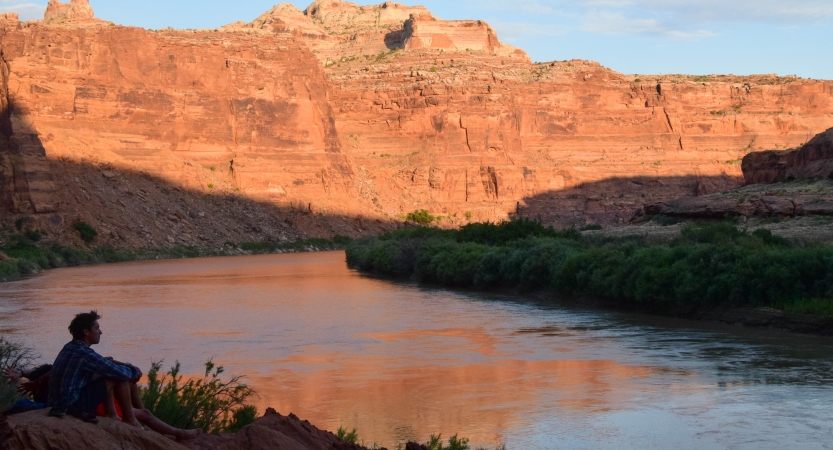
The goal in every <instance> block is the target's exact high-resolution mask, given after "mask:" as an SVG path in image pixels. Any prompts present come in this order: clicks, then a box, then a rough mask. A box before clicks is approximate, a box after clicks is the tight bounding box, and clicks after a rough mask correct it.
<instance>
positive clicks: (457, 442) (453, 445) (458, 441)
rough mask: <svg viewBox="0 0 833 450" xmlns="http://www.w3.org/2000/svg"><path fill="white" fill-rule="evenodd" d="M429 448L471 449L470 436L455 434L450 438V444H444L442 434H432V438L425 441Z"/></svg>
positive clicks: (431, 449) (445, 449)
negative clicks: (461, 436)
mask: <svg viewBox="0 0 833 450" xmlns="http://www.w3.org/2000/svg"><path fill="white" fill-rule="evenodd" d="M425 446H426V447H428V450H469V448H470V447H469V440H468V438H458V437H457V435H456V434H455V435H454V436H451V437H450V438H448V446H444V445H443V440H442V435H441V434H437V435H434V434H432V435H431V439H429V440H428V442H426V443H425Z"/></svg>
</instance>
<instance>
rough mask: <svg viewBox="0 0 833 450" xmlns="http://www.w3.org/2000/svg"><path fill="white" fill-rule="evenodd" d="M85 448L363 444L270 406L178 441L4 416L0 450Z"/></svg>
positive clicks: (351, 448) (354, 448) (70, 421)
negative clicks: (240, 421) (225, 427)
mask: <svg viewBox="0 0 833 450" xmlns="http://www.w3.org/2000/svg"><path fill="white" fill-rule="evenodd" d="M77 448H84V449H87V450H98V449H102V450H103V449H115V448H130V449H137V450H157V449H158V450H162V449H181V450H188V449H191V450H194V449H199V450H208V449H216V450H236V449H241V450H242V449H285V450H296V449H297V450H301V449H321V450H323V449H327V450H333V449H335V450H361V449H365V447H362V446H360V445H356V444H349V443H346V442H343V441H341V440H339V439H338V438H337V437H336V436H335V435H334V434H333V433H330V432H328V431H323V430H319V429H318V428H316V427H315V426H313V425H312V424H310V423H309V422H307V421H306V420H301V419H299V418H298V417H296V416H295V415H294V414H290V415H289V416H282V415H280V414H278V412H277V411H275V410H274V409H272V408H269V409H267V410H266V413H265V414H264V415H263V417H261V418H260V419H258V420H257V421H255V422H254V423H252V424H250V425H247V426H246V427H244V428H243V429H241V430H240V431H238V432H237V433H233V434H223V435H219V436H215V435H203V436H200V438H199V439H196V440H194V441H189V442H185V443H178V442H175V441H173V440H171V439H169V438H166V437H164V436H162V435H161V434H158V433H156V432H153V431H148V430H139V429H136V428H133V427H130V426H128V425H125V424H123V423H121V422H119V421H114V420H110V419H104V418H102V419H101V423H100V424H98V425H93V424H89V423H85V422H82V421H80V420H77V419H74V418H71V417H65V418H63V419H56V418H54V417H49V416H47V415H46V411H32V412H29V413H25V414H19V415H15V416H10V417H8V418H0V449H2V450H17V449H20V450H23V449H26V450H60V449H77Z"/></svg>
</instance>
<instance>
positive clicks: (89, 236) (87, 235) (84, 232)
mask: <svg viewBox="0 0 833 450" xmlns="http://www.w3.org/2000/svg"><path fill="white" fill-rule="evenodd" d="M72 228H75V231H77V232H78V234H79V235H80V236H81V240H83V241H84V242H86V243H87V244H89V243H91V242H92V241H93V240H94V239H95V237H96V236H98V231H95V228H93V227H92V226H91V225H90V224H88V223H87V222H84V221H83V220H79V221H77V222H75V223H73V224H72Z"/></svg>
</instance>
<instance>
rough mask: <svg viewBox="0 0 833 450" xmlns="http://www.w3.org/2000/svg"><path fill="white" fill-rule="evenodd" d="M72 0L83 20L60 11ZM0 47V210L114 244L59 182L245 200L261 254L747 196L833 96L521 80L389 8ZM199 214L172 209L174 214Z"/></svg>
mask: <svg viewBox="0 0 833 450" xmlns="http://www.w3.org/2000/svg"><path fill="white" fill-rule="evenodd" d="M76 2H77V7H76V9H78V10H85V9H84V8H83V6H84V5H86V2H84V1H83V0H73V3H71V4H70V5H65V4H60V3H59V5H63V6H62V7H58V6H56V7H53V6H51V5H52V4H51V3H50V8H51V9H52V10H54V11H58V10H61V8H63V7H69V6H72V5H73V4H76ZM56 3H58V2H56ZM87 6H88V5H87ZM79 8H80V9H79ZM64 9H66V8H64ZM65 15H66V14H65ZM73 17H75V16H73ZM0 35H1V37H0V47H1V48H2V51H3V58H4V72H3V81H4V85H3V89H4V90H5V92H6V95H4V96H2V97H5V98H4V99H0V102H6V103H5V104H4V105H5V106H4V107H3V114H4V115H3V117H6V118H7V119H8V120H7V123H8V129H6V130H5V131H3V130H4V129H3V127H0V132H1V133H0V134H2V135H3V136H0V141H2V142H0V143H2V145H3V147H2V151H0V158H2V166H0V167H2V170H3V171H2V172H0V183H2V186H3V190H2V192H0V202H2V204H0V209H3V210H4V211H5V213H6V214H9V213H12V214H17V215H20V214H28V215H35V216H37V215H50V214H53V215H54V214H59V215H61V214H62V215H68V214H69V215H77V216H83V217H84V218H85V220H87V219H88V220H92V221H99V222H103V223H105V224H109V225H106V226H108V227H109V228H114V229H119V228H120V227H122V222H120V221H123V219H122V218H121V217H120V216H121V214H120V212H119V210H120V209H123V208H128V209H129V208H132V207H134V206H132V205H134V204H135V203H136V199H135V198H134V197H131V196H130V195H126V196H125V195H121V194H123V193H122V192H121V191H119V190H118V189H114V190H113V195H115V196H117V197H113V198H114V199H115V200H113V199H110V200H107V199H104V200H102V201H101V202H95V201H93V202H92V203H93V204H94V207H95V208H99V209H98V210H96V211H97V212H96V214H95V215H94V216H84V214H83V213H84V211H87V210H89V209H90V208H93V206H90V201H89V199H87V200H88V201H84V199H85V198H86V196H87V195H88V192H86V191H84V192H82V191H79V190H78V189H79V188H78V186H77V185H78V184H79V183H78V182H74V179H73V177H72V176H68V175H67V174H68V173H70V172H68V171H66V170H65V168H66V167H67V166H70V165H75V166H83V167H92V168H93V170H94V171H104V172H108V174H113V173H120V174H122V175H121V176H127V175H126V174H138V175H137V176H144V177H145V178H148V179H153V180H158V181H159V182H161V183H165V184H166V185H168V186H169V187H171V188H176V189H180V190H182V192H183V193H187V197H188V198H189V199H196V200H194V201H197V200H199V199H203V198H206V197H211V196H214V197H217V196H226V197H229V198H241V199H245V200H246V201H249V202H252V203H250V204H251V205H252V206H251V207H250V208H261V209H262V211H261V212H262V214H261V213H258V214H259V215H258V214H255V213H253V212H248V213H245V212H241V214H249V215H251V216H256V215H257V216H258V217H263V218H264V219H262V220H260V219H259V222H258V223H253V224H251V226H250V227H249V228H251V229H254V230H255V231H253V232H251V234H250V235H248V238H252V239H255V238H263V237H264V236H266V234H267V232H266V231H263V232H262V233H260V234H258V233H259V232H257V231H256V230H257V229H264V226H263V223H261V222H264V221H265V222H269V221H277V222H281V223H284V222H286V223H289V224H291V225H289V226H290V227H295V228H299V227H300V228H303V229H304V230H306V231H310V230H312V231H311V232H313V234H328V233H330V234H331V233H334V232H341V233H343V234H352V235H356V234H362V233H366V232H376V231H380V230H382V229H385V228H388V227H391V226H394V225H393V224H395V223H396V222H398V221H400V220H401V219H402V217H404V215H405V214H407V213H408V212H412V211H414V210H417V209H427V210H429V211H430V212H431V213H433V214H437V215H443V216H445V218H444V222H443V223H444V224H446V225H449V226H455V225H460V224H464V223H467V222H468V221H471V220H501V219H505V218H509V217H516V216H524V217H531V218H538V219H541V220H543V221H544V222H545V223H548V224H554V225H559V226H570V225H578V226H581V225H583V224H585V223H601V224H605V225H612V224H617V223H624V222H626V221H627V219H628V218H629V217H630V216H631V215H632V214H633V212H634V211H635V210H637V209H639V208H641V207H642V206H643V205H644V204H645V203H647V202H657V201H663V200H667V199H671V198H677V197H681V196H697V195H703V194H707V193H710V192H714V191H717V190H722V189H726V188H730V187H734V186H737V185H739V184H741V183H742V182H743V178H742V172H741V167H740V161H741V159H742V158H743V157H744V156H745V155H746V154H748V153H750V152H751V151H754V150H761V149H779V148H792V147H796V146H798V145H800V144H802V143H805V142H807V141H809V140H810V138H812V136H814V135H815V134H817V133H819V132H820V131H823V130H825V129H827V128H829V127H831V126H833V82H829V81H817V80H803V79H799V78H794V77H777V76H752V77H734V76H710V77H693V76H682V75H680V76H625V75H623V74H619V73H616V72H614V71H611V70H609V69H606V68H604V67H602V66H601V65H599V64H597V63H593V62H587V61H580V60H574V61H564V62H552V63H546V64H533V63H531V62H530V61H529V58H528V56H526V54H525V53H524V52H523V51H521V50H519V49H516V48H514V47H511V46H509V45H506V44H503V43H501V42H500V41H499V40H498V39H497V36H496V34H495V32H494V31H493V30H492V29H491V28H490V27H489V26H488V25H486V24H485V23H483V22H480V21H442V20H440V19H437V18H435V17H433V16H431V15H430V13H429V12H428V11H426V10H425V9H424V8H423V7H409V6H405V5H401V4H397V3H393V2H386V3H383V4H381V5H378V6H364V7H362V6H357V5H354V4H352V3H347V2H342V1H337V0H318V1H316V2H315V3H313V4H312V5H310V7H309V8H307V9H306V10H304V11H301V10H299V9H297V8H295V7H294V6H292V5H288V4H283V5H278V6H276V7H275V8H273V9H272V10H270V11H268V12H267V13H265V14H263V15H262V16H260V17H259V18H257V19H255V20H254V21H253V22H251V23H234V24H230V25H228V26H226V27H223V28H221V29H218V30H197V31H177V30H158V31H151V30H142V29H138V28H130V27H122V26H116V25H112V24H110V23H108V22H104V21H100V20H97V19H94V18H84V17H81V18H74V19H72V20H52V21H39V22H27V23H21V22H19V21H18V20H16V18H15V17H11V16H7V17H5V18H2V20H0ZM3 138H4V139H5V140H3ZM102 173H103V172H102ZM82 178H83V177H82ZM75 179H78V177H75ZM101 180H104V181H101ZM107 180H112V177H108V176H106V175H105V176H101V177H99V179H98V181H96V179H95V177H93V178H90V179H89V180H88V182H89V183H90V184H92V185H96V184H97V183H98V184H101V183H104V184H105V185H106V183H107ZM84 181H85V179H82V180H81V184H83V183H84ZM88 190H89V188H88V189H87V191H88ZM119 195H121V196H119ZM160 195H162V194H160ZM166 195H167V194H166ZM183 196H185V194H183ZM180 197H182V196H180ZM166 199H168V197H165V196H161V197H160V198H159V200H158V202H160V204H159V205H157V207H156V210H157V211H159V210H164V209H165V205H163V204H161V203H164V202H165V201H168V200H166ZM105 200H106V201H105ZM190 201H191V200H188V201H187V202H186V201H185V200H179V201H175V203H176V205H179V206H177V207H180V208H181V214H182V215H186V216H187V215H188V214H189V211H188V209H189V208H191V207H188V206H187V205H185V206H183V205H184V204H186V203H188V202H190ZM113 202H121V203H119V205H122V204H125V205H127V206H118V207H116V208H115V210H113V208H112V204H113ZM99 203H100V205H99ZM139 205H140V206H138V207H136V208H135V209H136V210H137V214H140V215H141V214H142V210H143V209H144V207H143V206H141V202H139ZM263 208H265V209H263ZM267 210H268V211H267ZM241 211H242V210H241ZM145 214H150V213H148V212H147V211H145ZM299 214H300V215H301V216H299ZM299 217H301V219H299ZM316 217H321V218H323V219H321V220H324V219H327V218H337V220H335V222H332V223H331V224H330V225H327V226H325V227H319V228H315V225H314V224H315V223H316V219H315V218H316ZM152 219H153V215H152V214H151V215H150V216H148V217H147V218H146V219H144V220H145V221H149V220H152ZM135 220H138V219H135ZM153 220H155V219H153ZM54 221H58V220H57V219H55V220H54ZM368 224H372V225H370V226H369V225H368ZM194 228H199V226H195V227H194ZM304 230H301V231H304ZM198 231H199V230H194V231H193V233H191V232H189V233H186V234H189V235H191V234H195V233H198ZM277 231H279V230H277ZM277 231H276V230H272V231H270V232H269V233H273V232H277ZM137 232H138V231H137ZM222 233H223V231H222V230H217V231H215V232H214V234H215V235H217V236H218V237H217V239H219V236H220V235H221V234H222ZM209 237H210V236H209ZM154 239H155V240H162V241H163V242H164V239H162V237H161V236H157V237H155V238H154ZM176 239H179V238H176ZM128 240H129V239H128ZM168 241H170V239H168ZM186 241H187V240H186ZM177 242H179V241H177ZM136 245H138V244H136Z"/></svg>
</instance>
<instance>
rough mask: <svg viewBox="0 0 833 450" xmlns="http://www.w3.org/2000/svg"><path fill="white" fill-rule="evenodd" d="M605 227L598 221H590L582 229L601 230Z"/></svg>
mask: <svg viewBox="0 0 833 450" xmlns="http://www.w3.org/2000/svg"><path fill="white" fill-rule="evenodd" d="M601 229H603V227H602V226H601V225H599V224H597V223H589V224H587V225H585V226H583V227H582V228H581V231H593V230H601Z"/></svg>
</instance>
